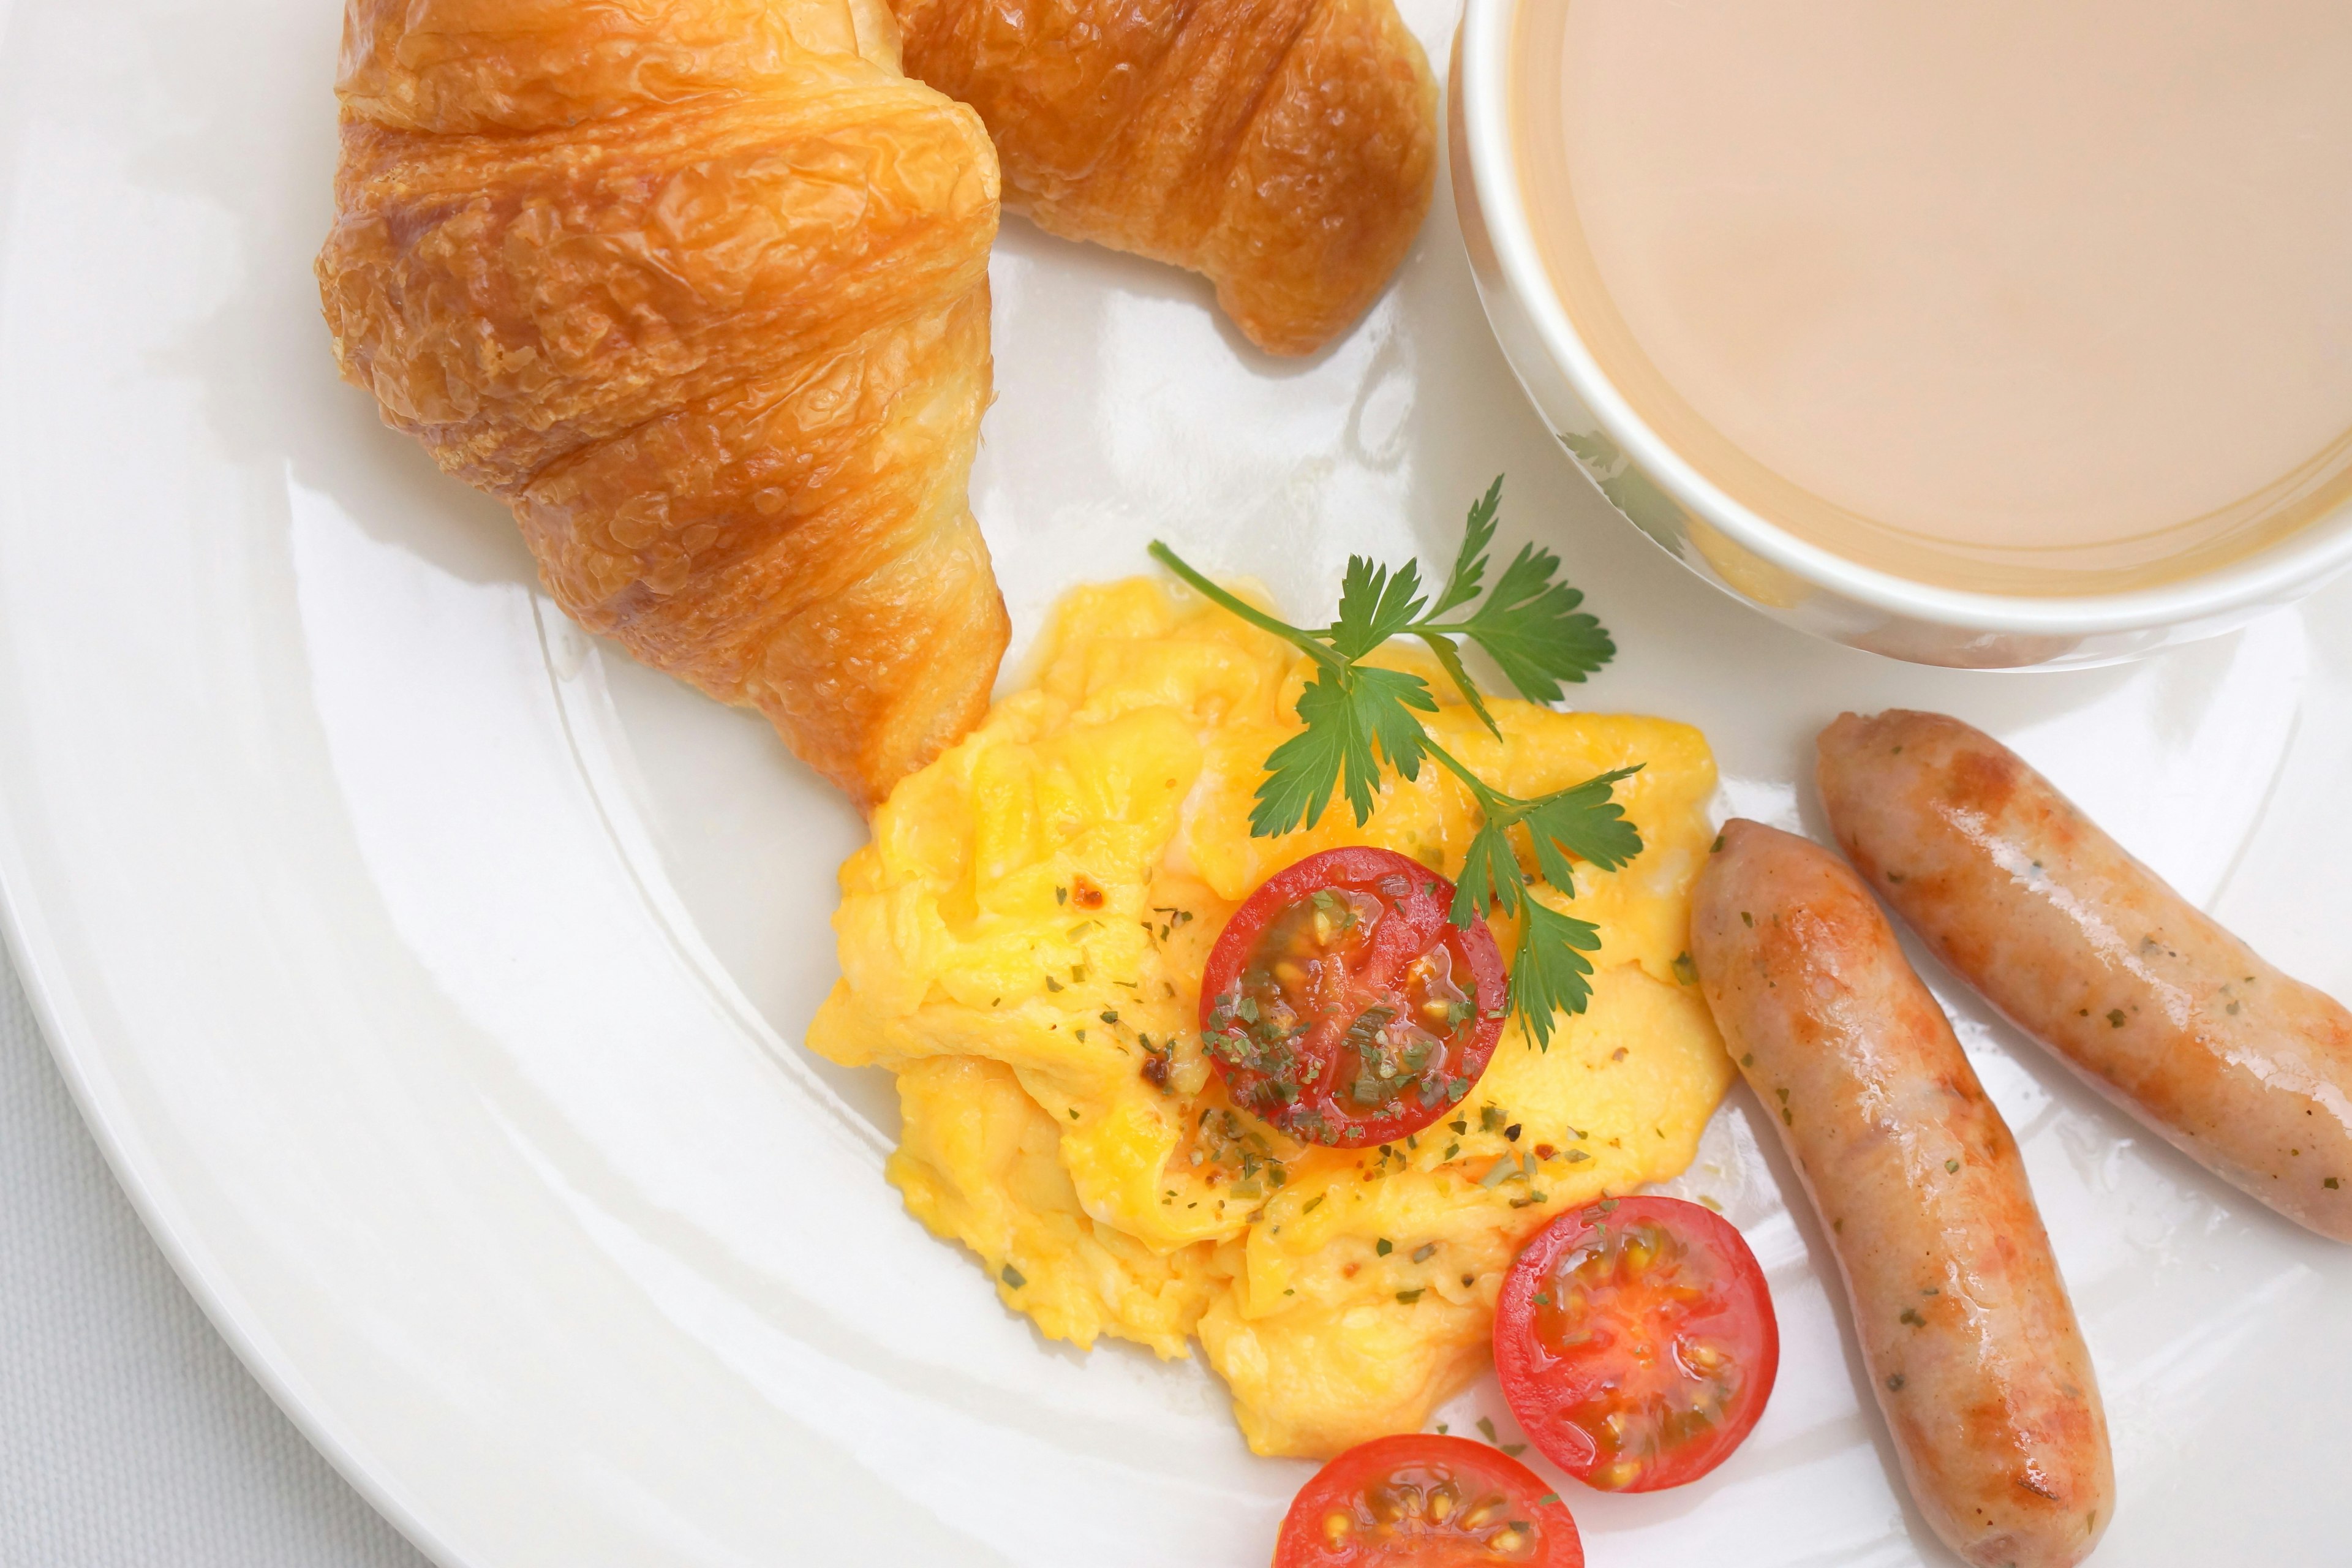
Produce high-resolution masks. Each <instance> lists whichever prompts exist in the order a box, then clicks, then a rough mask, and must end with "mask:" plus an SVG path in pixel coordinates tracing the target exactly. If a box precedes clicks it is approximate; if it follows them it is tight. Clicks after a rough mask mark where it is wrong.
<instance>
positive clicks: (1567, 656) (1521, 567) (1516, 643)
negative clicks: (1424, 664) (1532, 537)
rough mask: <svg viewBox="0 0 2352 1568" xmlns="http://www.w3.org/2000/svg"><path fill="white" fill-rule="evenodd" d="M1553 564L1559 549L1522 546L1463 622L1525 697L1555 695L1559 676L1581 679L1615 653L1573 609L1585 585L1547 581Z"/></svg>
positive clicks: (1595, 624) (1596, 625)
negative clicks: (1484, 599)
mask: <svg viewBox="0 0 2352 1568" xmlns="http://www.w3.org/2000/svg"><path fill="white" fill-rule="evenodd" d="M1558 573H1559V556H1557V555H1554V554H1553V553H1552V552H1550V551H1549V550H1539V549H1538V548H1537V547H1536V546H1534V545H1532V544H1522V545H1520V546H1519V552H1518V554H1517V555H1515V556H1513V557H1512V558H1511V563H1510V564H1509V565H1508V566H1506V567H1504V568H1503V574H1502V575H1501V576H1500V577H1498V578H1496V580H1495V586H1494V589H1493V591H1492V592H1490V593H1489V594H1488V595H1486V602H1485V603H1484V604H1482V605H1479V606H1478V608H1477V609H1476V610H1475V611H1474V612H1473V613H1472V614H1471V616H1470V618H1469V619H1468V620H1467V621H1465V622H1464V623H1463V624H1462V627H1461V629H1462V631H1463V633H1464V634H1465V636H1467V637H1469V638H1470V640H1471V641H1472V642H1475V643H1476V644H1477V645H1478V646H1479V647H1482V648H1484V649H1486V657H1487V658H1491V659H1493V660H1494V661H1495V665H1496V668H1499V669H1500V670H1501V671H1502V672H1503V679H1506V680H1507V681H1509V682H1510V683H1511V684H1512V685H1513V686H1515V687H1517V688H1518V690H1519V695H1520V696H1522V697H1525V698H1526V699H1527V700H1528V701H1530V702H1557V701H1559V694H1560V693H1559V689H1560V686H1561V684H1562V683H1563V682H1567V683H1570V684H1581V683H1582V682H1583V680H1584V679H1585V677H1587V676H1589V675H1591V673H1592V672H1593V671H1594V670H1596V669H1599V668H1601V666H1602V665H1604V664H1607V663H1608V662H1609V661H1610V660H1611V659H1612V658H1615V657H1616V656H1617V645H1616V644H1615V643H1613V642H1612V641H1610V640H1609V634H1608V633H1607V632H1605V631H1603V630H1602V629H1601V623H1600V622H1599V621H1598V620H1596V619H1594V618H1593V617H1592V616H1589V615H1580V614H1577V613H1576V609H1577V606H1578V605H1581V604H1583V603H1584V595H1583V592H1582V591H1581V590H1580V589H1578V588H1574V587H1571V586H1570V584H1566V583H1558V582H1554V581H1553V580H1552V579H1553V578H1554V576H1555V575H1556V574H1558Z"/></svg>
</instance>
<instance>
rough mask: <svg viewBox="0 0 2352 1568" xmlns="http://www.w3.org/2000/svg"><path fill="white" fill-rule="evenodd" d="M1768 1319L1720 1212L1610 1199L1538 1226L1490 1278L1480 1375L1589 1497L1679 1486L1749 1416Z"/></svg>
mask: <svg viewBox="0 0 2352 1568" xmlns="http://www.w3.org/2000/svg"><path fill="white" fill-rule="evenodd" d="M1495 1371H1496V1373H1497V1375H1498V1376H1499V1377H1500V1378H1501V1379H1502V1384H1503V1397H1504V1398H1506V1399H1507V1400H1509V1401H1510V1405H1511V1413H1512V1414H1513V1415H1517V1417H1518V1418H1519V1425H1520V1426H1524V1427H1526V1428H1527V1433H1528V1436H1529V1437H1530V1438H1532V1439H1534V1441H1535V1445H1536V1447H1538V1448H1540V1449H1542V1450H1543V1452H1544V1453H1545V1455H1546V1456H1547V1457H1549V1458H1550V1459H1551V1461H1552V1462H1553V1463H1554V1464H1556V1465H1558V1466H1559V1468H1562V1469H1564V1470H1566V1471H1568V1472H1569V1473H1570V1475H1572V1476H1575V1477H1577V1478H1578V1479H1580V1480H1582V1481H1584V1482H1585V1483H1586V1484H1588V1485H1590V1486H1595V1487H1599V1488H1600V1489H1602V1490H1604V1491H1627V1492H1646V1491H1655V1490H1657V1489H1660V1488H1661V1487H1678V1486H1681V1485H1682V1484H1683V1483H1684V1482H1685V1481H1695V1480H1696V1479H1698V1478H1699V1477H1701V1476H1703V1475H1705V1474H1706V1473H1707V1472H1708V1471H1709V1470H1711V1469H1713V1468H1715V1467H1716V1466H1717V1465H1719V1464H1721V1463H1722V1462H1723V1461H1724V1460H1725V1459H1726V1458H1728V1457H1729V1456H1730V1453H1731V1451H1732V1450H1733V1449H1734V1448H1737V1447H1739V1445H1740V1442H1741V1440H1742V1439H1744V1438H1745V1437H1746V1436H1748V1430H1749V1428H1751V1427H1753V1426H1755V1425H1756V1418H1757V1417H1758V1416H1759V1415H1763V1414H1764V1403H1765V1401H1766V1400H1768V1399H1769V1398H1770V1397H1771V1396H1772V1379H1773V1376H1774V1374H1775V1373H1778V1372H1779V1371H1780V1322H1779V1321H1778V1320H1777V1319H1775V1318H1774V1317H1773V1315H1772V1295H1771V1292H1770V1290H1769V1289H1767V1288H1766V1286H1765V1284H1764V1271H1763V1270H1762V1269H1760V1268H1758V1267H1757V1266H1756V1255H1755V1254H1754V1253H1752V1252H1750V1251H1748V1243H1747V1242H1746V1241H1744V1240H1742V1239H1741V1237H1740V1235H1739V1232H1738V1228H1737V1227H1735V1226H1733V1225H1732V1224H1731V1223H1730V1222H1729V1221H1728V1220H1726V1219H1725V1218H1723V1217H1722V1216H1721V1215H1717V1214H1712V1213H1710V1212H1708V1211H1707V1210H1706V1209H1704V1208H1701V1207H1700V1206H1699V1205H1696V1204H1686V1203H1684V1202H1683V1201H1682V1200H1681V1199H1679V1198H1614V1199H1604V1200H1603V1201H1601V1202H1600V1203H1597V1204H1591V1205H1587V1206H1586V1207H1584V1208H1582V1209H1579V1210H1576V1211H1575V1212H1573V1213H1570V1214H1564V1215H1560V1216H1559V1218H1558V1219H1556V1220H1554V1221H1552V1223H1551V1224H1550V1225H1549V1226H1546V1227H1545V1228H1544V1229H1543V1230H1542V1231H1540V1232H1538V1234H1537V1236H1536V1237H1535V1239H1534V1240H1532V1241H1530V1242H1528V1245H1527V1247H1525V1248H1524V1249H1522V1250H1521V1252H1520V1253H1519V1256H1518V1260H1517V1262H1515V1263H1513V1264H1512V1265H1511V1268H1510V1271H1509V1272H1508V1273H1507V1274H1505V1275H1504V1276H1503V1289H1502V1294H1501V1298H1500V1299H1499V1300H1497V1301H1496V1304H1495Z"/></svg>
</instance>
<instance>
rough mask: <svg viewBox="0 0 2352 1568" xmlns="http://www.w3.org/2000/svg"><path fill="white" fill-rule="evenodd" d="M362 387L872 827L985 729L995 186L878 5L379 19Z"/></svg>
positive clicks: (633, 637) (361, 176) (561, 570)
mask: <svg viewBox="0 0 2352 1568" xmlns="http://www.w3.org/2000/svg"><path fill="white" fill-rule="evenodd" d="M338 95H339V96H340V98H341V101H342V130H341V162H340V164H339V167H338V169H337V171H336V177H335V209H336V216H335V225H334V228H333V231H332V232H331V234H330V235H329V237H328V239H327V243H326V247H325V248H324V249H323V250H322V251H321V252H320V256H319V262H318V273H319V284H320V295H321V298H322V300H323V302H324V304H325V308H326V315H327V321H328V324H329V326H330V327H331V329H332V331H333V333H334V339H335V353H336V356H337V359H338V360H339V361H340V363H341V366H342V371H343V374H344V375H345V376H346V377H347V378H349V379H350V380H352V382H355V383H356V384H359V385H361V386H363V387H365V388H367V389H368V390H369V391H371V392H373V394H374V395H375V397H376V400H377V402H378V403H379V404H380V405H382V407H383V417H384V419H385V421H386V422H387V423H389V424H391V425H394V426H397V427H398V428H400V429H403V430H405V431H407V432H408V433H409V434H411V435H413V436H415V437H417V439H419V440H420V441H422V442H423V443H424V444H425V447H426V449H427V450H429V451H430V452H431V453H432V455H433V458H434V459H435V461H436V462H438V463H439V464H440V465H441V467H442V468H444V469H446V471H447V472H449V473H451V474H454V475H456V476H457V477H458V478H460V479H465V480H466V481H467V482H468V483H470V484H473V485H477V486H478V487H480V488H481V489H485V490H488V491H489V492H491V493H492V494H494V495H497V496H499V497H500V498H502V499H504V500H506V501H507V502H508V503H509V505H510V506H511V507H512V508H513V510H514V513H515V516H516V518H517V519H518V520H519V521H520V523H521V525H522V530H523V533H524V535H525V537H526V538H527V539H528V540H529V542H530V548H531V551H532V552H533V554H535V555H536V556H537V557H538V560H539V564H540V571H541V575H542V577H543V578H544V580H545V582H546V584H547V586H548V588H549V590H550V592H551V593H552V594H553V595H555V597H556V598H557V599H558V600H559V601H561V602H562V605H563V607H564V608H565V609H566V610H567V611H569V612H570V613H571V614H572V616H575V617H577V618H578V619H579V620H580V621H581V623H582V624H583V625H584V626H588V627H589V628H591V629H592V630H594V631H597V632H602V633H605V634H608V635H610V636H612V637H616V638H618V639H619V640H620V642H621V643H622V644H623V645H624V646H625V647H627V648H628V650H629V651H630V652H631V653H633V654H635V656H637V657H638V658H642V659H644V660H645V661H646V662H647V663H649V664H652V665H655V666H656V667H658V668H662V669H665V670H667V671H669V672H670V673H672V674H674V675H677V676H679V677H682V678H683V679H687V680H689V681H691V682H693V683H694V684H695V685H697V686H698V687H700V688H701V689H703V690H705V691H707V692H709V693H710V694H711V695H712V696H714V697H718V698H719V699H721V700H726V701H730V702H741V703H750V704H752V705H754V706H756V707H758V708H759V709H760V710H762V711H763V712H765V713H766V714H767V716H768V717H769V718H770V719H771V720H772V721H773V722H774V724H775V726H776V728H777V729H778V730H779V731H781V732H782V735H783V737H784V739H785V741H786V742H788V743H790V745H791V746H792V748H793V751H795V752H798V753H799V754H800V755H801V756H802V757H803V758H804V759H805V760H806V761H807V762H808V763H810V764H811V765H812V766H814V767H815V768H816V769H817V770H818V771H820V772H822V773H824V774H825V775H827V776H828V777H830V778H832V779H833V780H835V782H836V783H838V784H840V785H841V786H842V788H844V789H845V790H846V791H847V792H848V793H849V794H850V795H852V796H853V797H855V798H856V800H857V801H858V802H859V803H860V804H861V805H865V806H866V807H868V808H870V807H871V806H872V805H874V804H875V803H877V802H878V801H879V800H880V799H881V798H882V797H883V796H884V795H887V793H888V791H889V788H890V786H891V784H893V783H895V782H896V781H897V780H898V778H899V777H901V776H902V775H904V774H905V773H908V772H910V771H911V770H913V769H914V768H916V767H918V766H919V765H921V764H922V763H924V762H926V761H928V760H929V758H930V757H932V756H933V755H935V754H936V753H937V752H939V751H940V749H941V748H942V747H943V746H944V745H946V744H947V743H948V742H950V741H951V740H953V739H954V738H955V737H956V736H957V735H959V734H961V732H962V731H964V730H965V729H966V728H968V727H969V726H970V725H971V723H972V722H973V721H974V720H976V719H977V718H978V717H979V715H980V713H981V711H982V709H983V708H984V706H985V704H986V702H987V698H988V691H989V688H990V686H991V685H992V682H993V680H994V678H995V673H996V668H997V663H998V660H999V658H1000V657H1001V656H1002V654H1003V649H1004V645H1005V637H1006V633H1007V626H1006V622H1005V616H1004V607H1003V600H1002V598H1001V597H1000V595H998V593H997V589H996V584H995V579H994V577H993V575H992V573H991V571H990V566H989V560H988V552H987V548H986V546H985V545H984V544H983V543H982V540H981V536H980V531H979V529H978V527H977V526H976V525H975V523H974V522H973V521H972V517H971V510H970V508H969V506H968V505H967V503H966V499H965V486H966V481H967V479H968V477H969V474H970V471H971V459H972V454H973V449H974V446H975V443H976V441H977V439H978V432H979V426H980V416H981V413H982V409H984V408H985V407H986V405H987V404H988V400H989V376H990V361H989V339H988V275H987V265H988V250H989V245H990V242H991V241H992V238H993V237H994V235H995V231H996V211H997V166H996V160H995V157H994V154H993V153H992V151H991V149H990V146H989V143H988V140H987V137H986V134H985V132H984V131H983V130H982V126H981V124H980V122H979V121H978V120H977V119H976V118H975V117H974V116H973V114H972V113H971V111H970V110H966V109H963V108H961V107H960V106H958V105H956V104H953V103H950V101H948V100H946V99H945V98H943V97H941V96H940V94H939V93H937V92H935V91H933V90H932V89H929V88H928V87H925V86H923V85H922V84H920V83H919V82H916V81H912V80H909V79H908V78H906V77H905V76H904V75H903V74H902V73H901V72H900V70H899V68H898V37H897V30H896V27H895V25H894V24H893V22H892V20H891V18H890V16H889V15H888V14H887V11H885V10H883V9H882V8H881V3H880V0H351V3H350V7H349V9H348V11H347V12H346V14H345V17H344V34H343V54H342V61H341V77H340V80H339V82H338Z"/></svg>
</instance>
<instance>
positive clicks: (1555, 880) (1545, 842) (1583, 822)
mask: <svg viewBox="0 0 2352 1568" xmlns="http://www.w3.org/2000/svg"><path fill="white" fill-rule="evenodd" d="M1641 771H1642V770H1641V767H1640V765H1639V764H1636V765H1634V766H1633V767H1630V768H1613V769H1612V770H1611V771H1610V772H1608V773H1596V774H1594V775H1593V776H1592V777H1591V778H1589V779H1587V780H1585V781H1584V782H1583V783H1582V784H1571V785H1570V786H1569V787H1568V788H1566V789H1564V790H1560V791H1559V792H1557V793H1555V794H1552V795H1545V796H1544V797H1543V798H1542V799H1540V800H1537V801H1534V802H1531V803H1530V804H1529V805H1528V811H1527V815H1526V816H1524V817H1522V818H1521V819H1520V820H1522V821H1523V822H1525V823H1526V824H1527V825H1528V838H1529V839H1531V840H1532V841H1533V842H1534V845H1535V851H1536V865H1537V868H1538V869H1540V870H1541V871H1542V872H1543V877H1544V880H1545V881H1547V882H1549V883H1550V884H1551V885H1552V886H1553V887H1555V888H1558V889H1559V890H1560V891H1561V892H1562V893H1563V894H1565V895H1567V896H1569V897H1570V898H1573V897H1574V896H1575V894H1576V873H1575V871H1574V870H1573V868H1570V865H1569V863H1568V856H1569V855H1575V856H1578V857H1580V858H1582V859H1583V860H1585V861H1586V862H1587V863H1589V864H1591V866H1592V867H1594V868H1596V869H1599V870H1602V871H1614V870H1616V869H1617V868H1620V867H1622V866H1623V865H1624V864H1625V863H1626V862H1628V861H1630V860H1632V859H1633V857H1634V856H1636V855H1639V854H1640V853H1641V852H1642V835H1641V831H1640V830H1639V829H1638V828H1636V827H1635V826H1633V824H1632V823H1630V822H1628V821H1626V820H1625V810H1624V808H1623V807H1622V806H1621V805H1618V804H1617V803H1616V802H1615V801H1613V800H1612V799H1611V798H1610V793H1611V791H1612V789H1614V788H1615V786H1616V785H1617V784H1619V783H1620V782H1621V781H1622V780H1624V779H1629V778H1632V777H1633V775H1634V774H1635V773H1640V772H1641Z"/></svg>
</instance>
